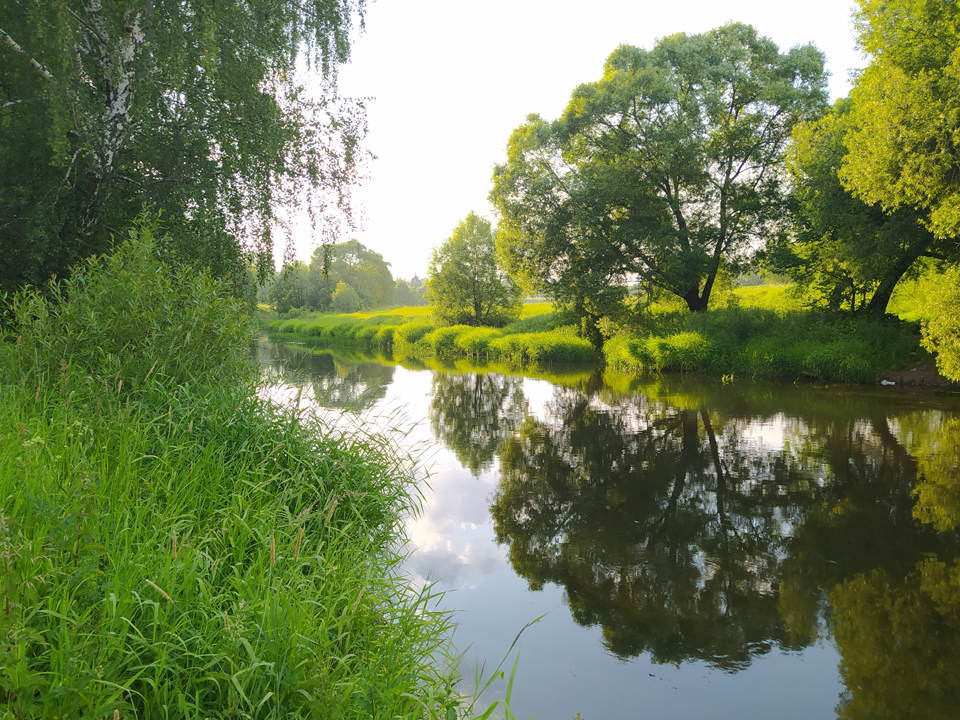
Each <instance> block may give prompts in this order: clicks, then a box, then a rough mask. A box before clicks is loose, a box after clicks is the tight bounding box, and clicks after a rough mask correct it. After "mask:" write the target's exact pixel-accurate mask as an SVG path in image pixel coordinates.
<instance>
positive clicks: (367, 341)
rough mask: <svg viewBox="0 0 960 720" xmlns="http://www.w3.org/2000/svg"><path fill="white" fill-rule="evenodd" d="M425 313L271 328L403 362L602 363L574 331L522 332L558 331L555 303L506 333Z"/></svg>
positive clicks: (534, 308) (331, 318)
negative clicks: (441, 323) (439, 321)
mask: <svg viewBox="0 0 960 720" xmlns="http://www.w3.org/2000/svg"><path fill="white" fill-rule="evenodd" d="M408 311H409V312H408ZM424 315H425V313H424V312H423V308H400V310H395V311H390V312H389V313H379V314H373V313H353V314H350V315H317V316H311V317H309V318H307V317H302V318H301V317H298V318H296V319H290V320H281V319H276V320H272V321H269V322H266V323H265V327H266V329H267V331H268V333H269V334H270V335H271V336H272V337H274V338H275V339H277V340H282V341H291V340H295V341H296V342H299V343H300V344H303V345H306V346H308V347H357V348H366V349H370V350H379V351H381V352H390V351H392V352H393V353H394V354H395V355H396V356H398V357H401V358H429V357H437V358H446V359H454V358H458V357H471V358H476V359H490V360H499V361H501V362H505V363H509V364H510V365H512V366H524V365H551V364H554V363H574V364H576V363H590V362H596V361H597V359H598V354H597V351H596V349H595V348H594V347H593V346H592V345H591V344H590V343H589V342H588V341H587V340H584V339H582V338H580V337H577V334H576V332H575V330H574V328H572V327H564V328H556V329H550V330H546V331H544V332H518V330H520V329H529V328H531V327H533V328H536V329H541V328H551V327H555V325H556V320H554V319H553V316H552V310H551V305H550V303H531V304H528V305H525V306H524V313H523V315H524V319H521V320H519V321H517V323H515V324H514V326H515V327H514V326H511V327H508V328H504V329H502V330H497V329H494V328H488V327H472V326H468V325H453V326H450V327H443V328H436V327H435V326H434V325H433V324H432V323H431V322H430V321H429V320H427V319H426V318H425V317H424ZM405 320H406V322H405ZM511 328H513V329H512V331H511Z"/></svg>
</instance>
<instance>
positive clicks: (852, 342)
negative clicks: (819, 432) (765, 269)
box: [604, 306, 926, 383]
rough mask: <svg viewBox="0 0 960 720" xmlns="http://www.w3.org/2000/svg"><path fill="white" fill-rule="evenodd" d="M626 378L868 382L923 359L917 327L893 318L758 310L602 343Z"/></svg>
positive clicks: (665, 321)
mask: <svg viewBox="0 0 960 720" xmlns="http://www.w3.org/2000/svg"><path fill="white" fill-rule="evenodd" d="M604 355H605V356H606V359H607V363H608V364H609V365H610V366H611V367H614V368H616V369H618V370H622V371H627V372H642V371H652V372H698V373H705V374H713V375H728V376H730V375H732V376H740V377H767V378H786V379H791V380H792V379H796V378H800V377H809V378H815V379H819V380H824V381H839V382H851V383H871V382H875V381H876V380H877V378H878V377H879V376H880V375H882V374H883V373H885V372H889V371H891V370H893V369H895V368H898V367H902V366H903V365H905V364H907V363H910V362H916V361H917V360H918V359H921V358H922V357H925V356H926V354H925V353H924V352H923V351H922V350H921V348H920V347H919V332H918V329H917V328H916V327H915V326H913V325H911V324H909V323H904V322H902V321H899V320H897V319H896V318H892V317H887V318H873V317H868V316H857V317H851V316H849V315H841V314H836V315H830V314H826V313H821V312H811V311H798V310H793V311H790V310H786V311H785V310H771V309H765V308H760V307H753V308H751V307H738V306H734V307H728V308H721V309H716V310H712V311H710V312H708V313H701V314H691V313H681V312H678V313H673V314H665V315H661V316H658V317H655V318H648V319H647V321H646V322H645V323H644V324H642V325H641V326H640V327H639V328H635V329H633V331H632V332H631V333H630V334H626V335H622V336H618V337H615V338H612V339H610V340H608V341H607V342H606V343H605V345H604Z"/></svg>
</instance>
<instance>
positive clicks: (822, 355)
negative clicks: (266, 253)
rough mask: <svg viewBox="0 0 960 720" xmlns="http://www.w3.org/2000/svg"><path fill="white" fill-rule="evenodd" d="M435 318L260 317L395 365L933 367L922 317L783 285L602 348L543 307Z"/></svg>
mask: <svg viewBox="0 0 960 720" xmlns="http://www.w3.org/2000/svg"><path fill="white" fill-rule="evenodd" d="M428 312H429V310H428V309H427V308H401V309H399V310H394V311H385V312H383V313H380V314H370V313H368V314H354V315H322V314H316V313H315V314H303V315H300V316H297V317H292V318H278V317H271V316H270V313H261V315H260V323H261V325H260V328H261V330H263V331H264V332H266V334H267V336H268V337H269V338H270V339H271V340H275V341H278V342H288V343H290V342H292V343H296V344H299V345H303V346H305V347H310V348H335V347H341V348H343V347H350V348H356V349H360V350H363V351H367V352H378V353H381V354H384V355H387V356H392V357H395V358H398V359H404V358H417V359H421V360H422V359H425V358H436V359H440V360H454V359H463V360H467V361H488V362H491V361H492V362H496V363H501V364H505V365H507V366H509V367H511V368H514V369H521V370H526V371H530V372H536V371H542V369H543V368H545V367H550V366H556V365H562V364H574V363H581V364H582V363H591V362H592V363H597V364H606V365H607V366H609V367H613V368H615V369H617V370H619V371H621V372H625V373H649V372H653V373H674V372H680V373H697V374H704V375H713V376H716V377H721V378H726V379H727V380H728V381H729V380H736V379H737V378H740V379H743V378H747V379H749V378H764V379H771V380H781V381H789V382H796V381H816V382H849V383H860V384H871V383H876V382H879V381H880V380H881V379H888V378H901V379H902V378H903V377H904V374H905V373H906V376H907V377H912V376H913V374H915V373H911V372H910V369H911V368H917V367H930V366H931V363H932V357H931V356H930V355H929V354H928V353H927V352H926V351H925V350H924V349H923V348H922V347H921V346H920V328H919V324H918V323H917V322H916V321H915V320H913V321H907V320H902V319H900V318H898V317H896V316H894V315H887V316H885V317H872V316H866V315H850V314H846V313H826V312H817V311H812V310H809V309H804V308H802V307H801V306H800V304H799V302H797V301H796V300H794V299H792V298H791V297H790V295H789V294H788V293H787V292H786V288H785V287H783V286H760V287H749V288H741V289H740V290H736V291H733V292H732V293H731V296H730V299H728V301H727V302H726V304H725V305H724V306H723V307H718V308H716V309H713V310H710V311H709V312H706V313H698V314H694V313H689V312H685V311H684V310H683V309H681V308H679V307H677V306H675V305H671V304H664V305H660V306H654V307H651V308H647V309H646V310H645V311H644V312H643V313H638V314H637V316H636V317H635V318H634V319H633V320H632V321H631V322H630V323H629V324H626V325H622V326H614V325H612V324H611V325H609V326H608V327H606V328H604V329H605V330H606V332H607V334H608V337H607V338H606V340H605V342H604V343H603V346H602V348H601V349H600V350H597V349H596V348H594V347H593V346H592V345H591V344H590V343H589V342H588V341H586V340H585V339H583V338H581V337H579V335H578V327H577V326H576V325H574V324H572V323H569V321H568V319H567V318H564V317H562V316H561V315H559V314H557V313H554V312H552V311H551V310H550V307H549V305H548V304H546V303H540V304H537V305H536V306H532V307H531V306H528V308H527V309H526V310H525V317H523V318H521V320H519V321H518V322H516V323H514V324H512V325H508V326H507V327H505V328H502V329H494V328H472V327H467V326H453V327H446V328H437V327H435V326H434V325H433V324H432V323H431V322H430V319H429V314H428ZM937 377H939V376H938V375H936V373H935V371H934V372H933V373H927V375H924V376H923V380H924V382H927V383H928V384H930V385H938V386H949V385H950V383H949V381H945V380H943V379H942V378H940V380H939V381H938V382H935V380H936V378H937ZM887 381H888V382H897V380H896V379H893V380H890V379H888V380H887ZM918 382H919V380H918Z"/></svg>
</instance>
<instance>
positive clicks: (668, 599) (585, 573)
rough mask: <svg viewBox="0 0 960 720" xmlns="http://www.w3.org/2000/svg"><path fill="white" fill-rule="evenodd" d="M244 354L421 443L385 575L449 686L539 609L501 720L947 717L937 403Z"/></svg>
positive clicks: (297, 354) (284, 380) (947, 491)
mask: <svg viewBox="0 0 960 720" xmlns="http://www.w3.org/2000/svg"><path fill="white" fill-rule="evenodd" d="M259 352H260V357H261V360H262V361H263V363H264V364H265V365H267V366H268V367H269V368H271V371H272V372H274V373H276V377H277V387H278V388H279V389H280V390H281V391H282V392H285V393H288V394H289V395H291V396H292V395H294V394H299V395H300V397H301V400H305V401H309V402H316V403H319V404H321V405H323V406H324V407H328V408H333V409H338V410H340V411H345V414H344V415H343V416H342V417H340V418H339V420H337V422H338V424H339V426H341V427H349V426H350V424H351V422H352V423H354V424H355V423H358V422H359V423H365V424H366V426H367V427H368V428H370V429H378V428H387V429H388V430H391V431H395V430H396V429H397V428H401V429H403V430H404V431H405V432H406V437H405V439H404V443H405V446H407V447H416V448H418V449H419V450H418V452H424V451H425V455H424V456H423V458H424V463H425V464H426V465H428V466H429V467H430V477H429V488H427V487H426V486H425V488H424V492H425V496H426V501H427V507H426V511H425V513H424V514H423V516H422V517H420V518H417V519H414V520H411V521H409V523H408V533H409V536H410V539H411V545H410V549H411V552H410V556H409V559H408V560H407V562H406V571H407V572H408V573H409V575H410V576H411V577H412V578H413V579H414V580H415V582H417V583H426V582H435V583H436V587H437V589H439V590H443V591H446V593H447V594H446V595H445V597H444V600H443V606H444V607H446V608H449V609H451V610H454V611H455V612H456V614H455V618H456V621H457V623H458V627H457V630H456V632H455V634H454V638H453V640H454V644H455V645H456V646H457V648H458V649H459V650H460V651H465V655H464V659H463V662H462V664H461V672H462V673H463V674H464V676H465V677H466V678H467V679H468V681H469V682H468V687H469V686H472V678H473V675H474V671H475V669H476V668H477V667H478V666H482V665H483V664H484V663H486V667H487V669H488V671H489V668H490V667H491V666H493V665H496V664H497V663H498V662H499V661H500V660H501V659H502V658H503V657H504V654H505V653H506V652H507V648H508V647H509V646H510V644H511V642H512V641H513V639H514V638H515V637H516V635H517V633H518V632H519V631H520V629H521V628H523V627H524V625H526V624H527V623H528V622H529V621H531V620H533V619H535V618H537V617H540V616H541V615H543V616H544V617H543V618H542V619H541V620H540V621H539V622H537V623H535V624H534V625H532V626H531V627H529V628H528V629H527V630H525V631H524V633H523V635H522V637H521V641H520V645H521V646H522V649H521V657H520V666H519V670H518V672H517V678H516V686H515V688H514V698H513V702H512V709H513V710H514V712H515V714H516V715H517V716H518V717H521V718H527V717H530V716H532V715H534V714H537V717H538V718H548V719H550V720H552V719H554V718H573V717H574V716H575V714H576V713H578V712H579V713H580V714H581V717H582V718H584V719H585V720H593V719H595V718H596V719H600V718H604V719H607V718H631V719H633V718H651V719H658V720H659V719H666V718H683V719H686V718H695V717H706V716H709V717H711V718H717V719H723V718H737V719H738V720H741V719H742V720H746V719H750V718H772V717H776V718H780V719H786V718H797V719H798V720H799V719H803V720H816V719H817V718H824V719H827V718H836V717H841V718H872V719H877V718H957V717H960V563H958V561H957V559H958V558H960V535H958V532H957V531H956V529H955V528H956V527H957V525H958V524H960V473H958V462H960V459H958V458H960V401H958V399H957V397H956V396H949V395H939V396H937V395H904V394H902V393H897V392H891V391H880V390H873V389H856V388H832V389H829V388H828V389H823V388H812V387H810V388H799V387H795V386H792V385H758V384H754V383H750V382H744V381H739V380H738V381H737V382H736V383H735V384H734V385H723V384H722V383H721V382H720V381H719V380H714V379H707V380H704V379H691V378H686V377H664V378H659V379H653V380H651V379H647V380H630V379H628V378H624V377H622V376H616V375H607V376H604V375H603V374H602V373H599V372H593V371H584V372H582V373H576V372H568V373H565V374H563V375H557V376H554V377H551V378H550V379H549V380H548V379H532V378H521V377H517V376H511V375H509V374H504V373H501V372H493V371H491V369H490V368H486V369H481V370H480V371H479V372H475V371H470V370H468V369H466V368H462V367H456V366H451V367H442V366H440V365H435V366H433V367H423V366H420V367H416V366H408V367H404V366H399V365H394V364H390V363H386V362H380V361H376V360H373V359H363V358H360V357H350V356H334V355H331V354H324V353H307V352H301V351H297V350H292V349H289V348H280V347H277V346H271V345H268V344H266V343H264V344H262V345H261V346H260V347H259ZM411 428H412V429H411ZM509 669H510V668H509V666H507V668H506V670H507V672H508V674H509ZM504 689H505V688H504V684H502V683H500V684H498V685H497V686H496V687H495V688H494V690H493V691H492V692H495V693H500V694H501V696H502V693H503V692H504ZM496 697H497V695H496V694H492V695H490V697H487V696H485V697H484V700H485V701H492V700H493V699H495V698H496Z"/></svg>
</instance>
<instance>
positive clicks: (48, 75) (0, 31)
mask: <svg viewBox="0 0 960 720" xmlns="http://www.w3.org/2000/svg"><path fill="white" fill-rule="evenodd" d="M0 37H2V38H3V41H4V42H5V43H6V44H7V45H9V46H10V47H12V48H13V49H14V51H15V52H18V53H20V54H21V55H26V54H27V53H26V51H25V50H24V49H23V48H22V47H20V45H19V44H18V43H17V41H16V40H14V39H13V38H12V37H10V36H9V35H7V33H6V31H5V30H4V29H3V28H0ZM27 57H29V56H27ZM30 64H31V65H33V67H34V68H35V69H36V71H37V72H38V73H40V74H41V75H43V77H45V78H46V79H47V80H53V75H52V74H51V73H50V71H49V70H47V68H45V67H44V66H43V63H40V62H37V61H36V60H35V59H34V58H30Z"/></svg>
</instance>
